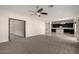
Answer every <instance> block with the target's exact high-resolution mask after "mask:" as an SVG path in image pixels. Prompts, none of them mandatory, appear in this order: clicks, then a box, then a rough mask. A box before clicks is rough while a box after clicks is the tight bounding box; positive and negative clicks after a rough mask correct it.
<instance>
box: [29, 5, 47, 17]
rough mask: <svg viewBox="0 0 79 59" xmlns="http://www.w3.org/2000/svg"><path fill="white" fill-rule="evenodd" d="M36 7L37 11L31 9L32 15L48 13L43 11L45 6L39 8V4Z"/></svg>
mask: <svg viewBox="0 0 79 59" xmlns="http://www.w3.org/2000/svg"><path fill="white" fill-rule="evenodd" d="M36 9H37V11H32V10H29V11H30V12H32V14H31V15H37V16H38V17H40V16H41V15H48V13H46V12H43V10H44V9H43V8H39V6H36Z"/></svg>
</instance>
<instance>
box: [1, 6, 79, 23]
mask: <svg viewBox="0 0 79 59" xmlns="http://www.w3.org/2000/svg"><path fill="white" fill-rule="evenodd" d="M0 7H5V8H7V9H11V10H13V11H16V12H19V13H22V14H25V15H26V16H27V15H28V16H30V14H32V12H29V10H34V11H36V5H5V6H0ZM40 8H44V11H45V12H47V13H48V15H42V16H41V17H38V16H35V15H33V16H31V17H32V18H37V19H40V20H44V21H45V22H47V21H57V20H65V19H69V18H74V17H79V5H54V7H51V8H49V7H48V5H40Z"/></svg>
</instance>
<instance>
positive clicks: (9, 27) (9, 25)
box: [8, 18, 26, 40]
mask: <svg viewBox="0 0 79 59" xmlns="http://www.w3.org/2000/svg"><path fill="white" fill-rule="evenodd" d="M11 20H16V21H22V22H24V38H26V21H25V20H20V19H15V18H9V19H8V22H9V24H8V26H9V28H8V32H9V35H8V36H9V40H10V21H11Z"/></svg>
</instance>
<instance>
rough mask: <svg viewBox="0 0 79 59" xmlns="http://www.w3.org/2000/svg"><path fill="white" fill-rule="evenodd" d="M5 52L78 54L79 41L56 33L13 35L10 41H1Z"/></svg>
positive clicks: (2, 49)
mask: <svg viewBox="0 0 79 59" xmlns="http://www.w3.org/2000/svg"><path fill="white" fill-rule="evenodd" d="M0 53H3V54H8V53H9V54H16V53H17V54H74V53H75V54H78V53H79V42H76V41H71V40H68V38H67V40H66V38H65V37H64V38H61V37H58V36H56V35H52V36H50V35H37V36H33V37H29V38H22V37H19V36H16V35H11V40H10V41H9V42H4V43H0Z"/></svg>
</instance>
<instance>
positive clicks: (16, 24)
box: [9, 18, 26, 40]
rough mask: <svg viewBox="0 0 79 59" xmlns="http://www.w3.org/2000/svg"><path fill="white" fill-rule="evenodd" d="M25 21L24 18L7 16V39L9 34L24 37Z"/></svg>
mask: <svg viewBox="0 0 79 59" xmlns="http://www.w3.org/2000/svg"><path fill="white" fill-rule="evenodd" d="M25 25H26V22H25V21H24V20H19V19H14V18H9V40H10V36H11V35H16V36H20V37H26V28H25V27H26V26H25Z"/></svg>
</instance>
